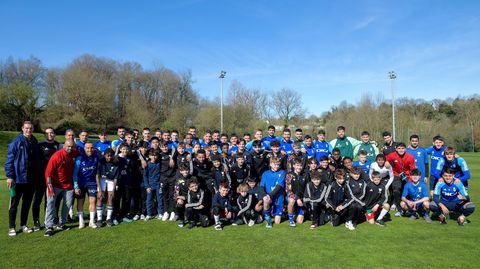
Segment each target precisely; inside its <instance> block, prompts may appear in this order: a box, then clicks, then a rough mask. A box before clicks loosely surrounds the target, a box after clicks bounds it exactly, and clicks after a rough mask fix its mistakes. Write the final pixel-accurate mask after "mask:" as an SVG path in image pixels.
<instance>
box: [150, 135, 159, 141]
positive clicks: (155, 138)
mask: <svg viewBox="0 0 480 269" xmlns="http://www.w3.org/2000/svg"><path fill="white" fill-rule="evenodd" d="M153 140H157V141H160V138H158V137H156V136H154V137H152V138H150V142H152V141H153Z"/></svg>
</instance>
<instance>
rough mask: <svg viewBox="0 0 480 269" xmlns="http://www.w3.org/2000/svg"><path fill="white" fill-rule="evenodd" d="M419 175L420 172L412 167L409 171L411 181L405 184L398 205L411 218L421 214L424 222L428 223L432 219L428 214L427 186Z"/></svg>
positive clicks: (413, 218)
mask: <svg viewBox="0 0 480 269" xmlns="http://www.w3.org/2000/svg"><path fill="white" fill-rule="evenodd" d="M421 175H422V173H421V172H420V170H418V169H413V170H412V172H410V176H411V178H412V181H411V182H407V184H405V188H404V189H403V194H402V201H401V202H400V206H401V207H402V209H403V210H404V211H405V212H407V214H409V215H410V219H411V220H415V219H417V218H418V217H419V215H421V216H422V217H423V218H424V219H425V221H426V222H428V223H430V222H432V220H431V219H430V216H429V215H428V210H429V207H430V203H429V198H428V186H427V183H425V182H424V181H420V177H421Z"/></svg>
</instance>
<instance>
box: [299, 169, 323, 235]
mask: <svg viewBox="0 0 480 269" xmlns="http://www.w3.org/2000/svg"><path fill="white" fill-rule="evenodd" d="M310 178H311V182H309V183H308V184H307V186H306V187H305V193H304V198H303V200H304V202H305V203H306V204H308V205H309V206H310V208H311V211H310V212H312V225H310V229H316V228H317V227H318V226H319V225H324V224H325V223H326V220H327V218H326V209H327V208H326V204H325V194H326V192H327V186H326V185H325V184H323V183H322V181H321V178H322V174H321V173H320V172H318V171H312V172H311V173H310Z"/></svg>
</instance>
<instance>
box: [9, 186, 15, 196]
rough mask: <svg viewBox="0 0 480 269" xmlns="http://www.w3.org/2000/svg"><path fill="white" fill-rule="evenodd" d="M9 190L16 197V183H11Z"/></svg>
mask: <svg viewBox="0 0 480 269" xmlns="http://www.w3.org/2000/svg"><path fill="white" fill-rule="evenodd" d="M8 191H9V192H10V197H12V198H13V197H15V195H16V193H15V185H13V184H12V185H11V186H10V188H9V189H8Z"/></svg>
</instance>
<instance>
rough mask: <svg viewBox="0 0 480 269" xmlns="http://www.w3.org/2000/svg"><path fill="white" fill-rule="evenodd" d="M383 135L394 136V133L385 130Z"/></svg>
mask: <svg viewBox="0 0 480 269" xmlns="http://www.w3.org/2000/svg"><path fill="white" fill-rule="evenodd" d="M382 136H384V137H385V136H392V133H390V132H389V131H385V132H383V133H382Z"/></svg>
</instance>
